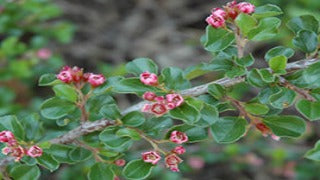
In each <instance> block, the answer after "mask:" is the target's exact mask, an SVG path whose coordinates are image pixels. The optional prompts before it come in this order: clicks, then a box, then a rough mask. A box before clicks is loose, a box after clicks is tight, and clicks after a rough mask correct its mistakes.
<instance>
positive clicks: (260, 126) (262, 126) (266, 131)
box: [256, 123, 280, 141]
mask: <svg viewBox="0 0 320 180" xmlns="http://www.w3.org/2000/svg"><path fill="white" fill-rule="evenodd" d="M256 128H257V129H258V130H259V131H260V132H261V133H262V135H263V136H264V137H267V136H268V135H271V138H272V139H273V140H276V141H279V140H280V137H279V136H276V135H275V134H273V133H272V131H271V130H270V128H268V127H267V126H266V125H265V124H263V123H258V124H256Z"/></svg>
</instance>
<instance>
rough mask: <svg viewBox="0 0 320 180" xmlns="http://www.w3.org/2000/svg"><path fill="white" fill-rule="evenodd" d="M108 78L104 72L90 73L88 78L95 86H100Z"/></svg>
mask: <svg viewBox="0 0 320 180" xmlns="http://www.w3.org/2000/svg"><path fill="white" fill-rule="evenodd" d="M105 80H106V78H105V77H104V76H103V75H102V74H92V73H91V74H90V76H89V78H88V82H89V83H90V84H91V86H93V87H97V86H100V85H101V84H103V83H104V82H105Z"/></svg>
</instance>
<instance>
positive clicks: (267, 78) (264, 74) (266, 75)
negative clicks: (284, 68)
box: [258, 69, 276, 83]
mask: <svg viewBox="0 0 320 180" xmlns="http://www.w3.org/2000/svg"><path fill="white" fill-rule="evenodd" d="M258 73H259V74H260V76H261V80H262V81H264V82H267V83H272V82H274V81H275V79H276V77H275V75H273V74H272V73H271V72H270V71H269V70H268V69H259V71H258Z"/></svg>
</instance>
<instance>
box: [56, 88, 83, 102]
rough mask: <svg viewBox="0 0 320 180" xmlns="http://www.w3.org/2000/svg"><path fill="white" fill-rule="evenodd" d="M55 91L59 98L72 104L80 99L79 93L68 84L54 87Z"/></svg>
mask: <svg viewBox="0 0 320 180" xmlns="http://www.w3.org/2000/svg"><path fill="white" fill-rule="evenodd" d="M53 91H54V93H55V94H56V96H57V97H59V98H61V99H65V100H68V101H70V102H73V103H74V102H76V101H77V99H78V93H77V91H76V90H75V89H74V88H73V87H71V86H70V85H68V84H58V85H55V86H53Z"/></svg>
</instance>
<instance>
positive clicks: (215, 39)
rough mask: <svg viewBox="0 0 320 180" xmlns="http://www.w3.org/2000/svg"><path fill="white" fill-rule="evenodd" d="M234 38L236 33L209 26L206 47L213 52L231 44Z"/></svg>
mask: <svg viewBox="0 0 320 180" xmlns="http://www.w3.org/2000/svg"><path fill="white" fill-rule="evenodd" d="M234 39H235V38H234V34H233V33H231V32H229V31H227V30H224V29H222V28H220V29H216V28H213V27H211V26H207V28H206V36H205V42H204V47H205V49H206V50H207V51H211V52H217V51H221V50H224V49H226V48H227V47H228V46H230V45H231V44H232V43H233V41H234Z"/></svg>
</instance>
